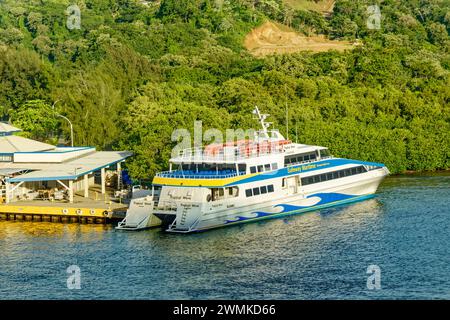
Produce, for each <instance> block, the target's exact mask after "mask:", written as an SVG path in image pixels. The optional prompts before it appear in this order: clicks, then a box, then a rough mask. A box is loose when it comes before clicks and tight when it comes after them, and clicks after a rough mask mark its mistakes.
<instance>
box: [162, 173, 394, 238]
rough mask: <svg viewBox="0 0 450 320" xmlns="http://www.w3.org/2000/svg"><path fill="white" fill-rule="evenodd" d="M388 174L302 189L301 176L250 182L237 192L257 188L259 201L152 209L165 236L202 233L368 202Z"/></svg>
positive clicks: (180, 190)
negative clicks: (171, 233) (161, 225)
mask: <svg viewBox="0 0 450 320" xmlns="http://www.w3.org/2000/svg"><path fill="white" fill-rule="evenodd" d="M292 169H294V168H292ZM350 170H351V169H350ZM341 171H342V170H341ZM388 173H389V171H388V170H387V168H386V167H384V166H383V165H380V166H377V167H376V169H372V170H370V171H367V172H362V173H360V174H356V175H352V176H347V177H342V178H338V179H336V180H334V181H324V182H321V183H315V184H311V185H306V186H302V185H301V184H300V185H299V184H298V181H301V180H300V179H302V178H301V176H293V177H290V178H289V177H288V178H284V179H286V180H285V181H284V182H283V180H282V179H283V178H282V179H280V178H279V177H275V178H273V179H263V180H262V181H264V182H263V183H255V182H252V183H251V186H246V185H245V184H243V185H242V187H241V188H240V189H241V190H245V189H246V188H251V189H252V192H254V191H256V188H258V189H259V192H260V193H259V195H257V196H253V197H259V199H257V198H254V199H252V197H242V198H241V199H236V200H235V201H227V202H226V203H216V204H214V203H195V202H184V203H183V202H178V204H177V206H176V207H173V208H172V209H171V211H172V212H170V211H167V210H158V208H156V209H155V211H154V214H155V215H156V216H157V217H158V218H160V219H161V220H163V221H164V222H165V223H164V226H165V229H166V231H168V232H180V233H188V232H198V231H204V230H208V229H213V228H219V227H224V226H228V225H234V224H239V223H246V222H252V221H258V220H263V219H271V218H278V217H283V216H287V215H292V214H299V213H303V212H308V211H313V210H318V209H323V208H327V207H332V206H337V205H342V204H347V203H352V202H357V201H362V200H365V199H369V198H372V197H374V194H375V192H376V190H377V188H378V186H379V184H380V183H381V181H382V180H383V178H384V177H385V176H386V175H387V174H388ZM324 174H326V173H324ZM289 179H292V181H289ZM283 183H284V186H283ZM256 185H258V186H256ZM269 186H273V187H270V188H269ZM264 187H265V188H264ZM174 190H175V189H172V191H173V192H172V193H173V194H177V195H179V197H183V196H186V195H187V194H189V193H191V194H192V192H193V190H191V188H189V187H178V188H176V191H174ZM247 190H249V189H247ZM271 190H273V191H271ZM276 190H280V192H277V191H276ZM197 191H198V189H197ZM266 191H267V192H266ZM261 192H264V194H261ZM166 226H167V227H166Z"/></svg>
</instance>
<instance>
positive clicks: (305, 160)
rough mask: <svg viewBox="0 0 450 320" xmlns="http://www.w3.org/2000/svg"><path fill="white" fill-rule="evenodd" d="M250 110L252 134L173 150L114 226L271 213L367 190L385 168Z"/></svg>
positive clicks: (188, 225)
mask: <svg viewBox="0 0 450 320" xmlns="http://www.w3.org/2000/svg"><path fill="white" fill-rule="evenodd" d="M253 113H254V114H255V115H256V116H257V118H258V120H259V122H260V124H261V126H262V130H260V131H257V132H256V133H255V137H254V139H253V140H246V141H243V142H242V141H241V142H237V143H232V144H230V143H225V144H221V145H217V144H215V145H209V146H205V147H203V148H192V149H187V150H183V151H181V152H180V154H179V155H178V156H176V157H174V158H172V159H170V171H167V172H161V173H158V174H157V175H156V176H155V177H154V180H153V188H152V191H151V194H150V195H148V196H147V197H145V198H141V199H136V200H134V201H135V202H136V203H138V207H139V208H138V209H137V210H129V211H128V213H127V217H126V218H125V219H124V221H122V222H121V223H120V224H119V227H118V228H119V229H128V230H136V229H142V228H145V227H148V226H150V225H151V223H154V220H155V219H154V216H156V217H158V218H159V219H160V220H161V221H162V225H163V228H164V229H165V230H166V231H169V232H181V233H188V232H195V231H203V230H208V229H213V228H218V227H223V226H230V225H235V224H238V223H244V222H250V221H258V220H262V219H268V218H277V217H282V216H286V215H291V214H297V213H302V212H307V211H312V210H317V209H322V208H326V207H331V206H336V205H341V204H345V203H350V202H356V201H360V200H364V199H368V198H371V197H373V196H374V194H375V192H376V190H377V188H378V186H379V184H380V183H381V181H382V180H383V178H384V177H386V176H387V175H388V174H389V170H388V169H387V167H386V166H385V165H384V164H381V163H373V162H365V161H358V160H351V159H343V158H335V157H333V156H331V154H330V152H329V150H328V149H327V148H325V147H320V146H312V145H305V144H298V143H293V142H291V141H289V140H286V139H285V138H284V137H283V136H282V135H281V134H280V132H279V131H277V130H268V128H269V126H270V124H268V123H266V122H265V119H266V118H267V116H268V115H265V114H261V113H260V111H259V109H258V108H257V107H256V108H255V110H254V112H253ZM132 206H133V203H132ZM135 207H136V206H135ZM130 209H132V207H130ZM153 215H154V216H153ZM151 221H153V222H151Z"/></svg>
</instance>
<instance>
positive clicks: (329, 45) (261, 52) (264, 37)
mask: <svg viewBox="0 0 450 320" xmlns="http://www.w3.org/2000/svg"><path fill="white" fill-rule="evenodd" d="M244 46H245V48H247V50H248V51H250V53H251V54H253V55H255V56H265V55H270V54H282V53H293V52H299V51H313V52H324V51H330V50H338V51H344V50H347V49H352V48H353V45H352V44H351V43H350V42H349V41H335V40H329V39H327V38H326V37H325V36H323V35H318V36H313V37H307V36H304V35H301V34H299V33H297V32H295V31H294V30H292V29H290V28H288V27H286V26H282V25H278V24H276V23H273V22H270V21H267V22H265V23H264V24H262V25H261V26H259V27H258V28H256V29H253V30H252V31H251V32H250V33H249V34H248V35H247V36H246V37H245V40H244Z"/></svg>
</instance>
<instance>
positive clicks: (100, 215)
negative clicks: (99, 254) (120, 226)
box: [0, 203, 127, 224]
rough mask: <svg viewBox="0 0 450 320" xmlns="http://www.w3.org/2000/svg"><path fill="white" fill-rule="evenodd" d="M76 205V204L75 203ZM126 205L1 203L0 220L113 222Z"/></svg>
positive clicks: (123, 214)
mask: <svg viewBox="0 0 450 320" xmlns="http://www.w3.org/2000/svg"><path fill="white" fill-rule="evenodd" d="M75 205H76V204H75ZM126 209H127V208H126V207H121V208H120V207H116V208H107V207H100V208H99V207H94V206H79V207H77V206H74V205H73V204H71V205H69V204H67V205H65V204H63V203H60V204H53V203H52V204H44V203H43V204H33V205H29V204H24V205H22V204H19V203H14V204H1V205H0V220H18V221H49V222H65V223H68V222H72V223H103V224H106V223H113V222H117V221H120V220H122V219H123V218H124V217H125V213H126Z"/></svg>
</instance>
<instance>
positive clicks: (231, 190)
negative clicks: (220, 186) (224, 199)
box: [227, 187, 239, 198]
mask: <svg viewBox="0 0 450 320" xmlns="http://www.w3.org/2000/svg"><path fill="white" fill-rule="evenodd" d="M227 189H228V192H227V194H228V197H230V198H234V197H237V196H238V195H239V188H238V187H230V188H227Z"/></svg>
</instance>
